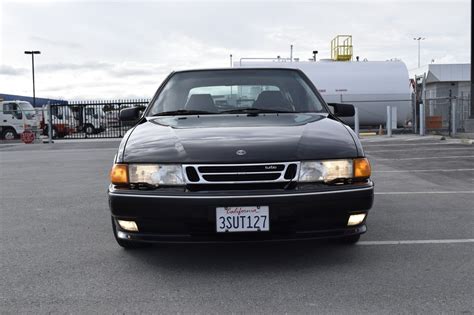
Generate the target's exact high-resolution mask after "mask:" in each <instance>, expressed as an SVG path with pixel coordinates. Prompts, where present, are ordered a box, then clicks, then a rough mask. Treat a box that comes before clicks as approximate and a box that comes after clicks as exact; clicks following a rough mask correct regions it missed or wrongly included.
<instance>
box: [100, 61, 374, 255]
mask: <svg viewBox="0 0 474 315" xmlns="http://www.w3.org/2000/svg"><path fill="white" fill-rule="evenodd" d="M183 75H184V76H185V78H187V77H191V79H193V80H194V79H196V80H195V81H193V80H184V79H183V78H181V77H180V75H178V76H177V77H176V78H175V80H176V82H175V83H174V85H176V84H184V83H183V82H185V84H186V86H185V87H184V88H183V89H184V92H183V93H181V94H183V95H184V97H183V98H182V100H181V102H182V103H183V104H184V105H183V106H184V109H178V110H177V111H171V112H170V111H164V110H161V109H156V108H157V107H154V106H158V107H160V105H156V104H160V97H161V96H160V95H163V94H165V93H164V92H163V93H162V89H163V86H166V85H167V81H165V82H164V83H163V86H162V87H161V88H160V89H159V90H158V92H157V95H156V96H155V98H154V100H153V101H152V103H151V104H152V105H149V107H148V108H147V110H145V112H144V114H143V115H142V117H141V119H140V121H139V122H138V123H137V124H136V125H135V126H134V127H133V128H132V129H130V130H129V131H128V132H127V134H126V135H125V137H124V139H123V140H122V143H121V145H120V147H119V150H118V153H117V155H116V157H115V160H114V166H113V168H112V171H111V184H110V186H109V190H108V197H109V207H110V210H111V215H112V225H113V229H114V234H115V237H116V239H117V242H118V243H119V244H120V245H122V246H123V247H133V246H135V245H137V244H144V243H151V242H236V241H276V240H297V239H319V238H340V239H343V240H346V241H348V242H351V243H353V242H356V241H357V240H358V237H359V236H360V234H362V233H364V232H366V230H367V227H366V218H367V214H368V211H369V209H370V208H371V207H372V203H373V198H374V197H373V196H374V184H373V182H372V181H371V179H370V175H371V168H370V163H369V161H368V160H367V158H366V157H365V155H364V152H363V149H362V146H361V144H360V141H359V139H358V137H357V136H356V135H355V134H354V132H353V131H352V130H351V129H350V128H349V127H348V126H346V125H344V124H343V123H341V122H340V121H339V120H338V119H337V118H335V117H334V116H333V115H332V114H331V113H330V111H329V110H327V105H326V104H325V103H324V101H323V100H322V99H321V98H320V96H319V94H317V90H316V89H315V88H314V86H312V85H311V84H310V83H308V82H307V81H304V82H303V81H298V80H300V79H301V80H307V78H306V77H305V76H304V75H303V74H302V73H301V72H299V71H297V70H288V69H285V70H281V69H280V70H268V69H266V70H260V69H258V70H255V69H254V70H252V69H251V70H229V71H227V72H220V71H207V72H203V73H201V72H199V71H197V72H196V73H195V72H189V73H188V72H184V74H183ZM279 76H280V77H279ZM171 77H172V79H171V80H173V78H174V77H173V75H172V76H171ZM249 78H250V79H249ZM295 78H296V79H295ZM294 79H295V80H296V81H292V80H294ZM168 80H170V79H168ZM206 80H208V81H206ZM223 80H224V81H225V80H229V83H228V84H225V83H222V82H223ZM279 80H281V82H280V81H279ZM287 80H288V82H287ZM189 82H191V83H189ZM193 82H197V83H193ZM215 82H217V83H215ZM193 84H199V86H198V87H195V86H194V85H193ZM211 84H219V86H218V87H217V88H215V92H214V91H213V90H210V89H209V86H210V85H211ZM236 84H241V86H235V85H236ZM201 85H202V86H203V87H201ZM220 85H222V86H220ZM228 85H231V86H232V88H231V89H230V92H229V93H230V94H231V95H229V96H225V95H224V96H223V95H222V94H223V91H224V92H225V91H226V90H229V89H227V87H228ZM248 86H250V88H248ZM196 89H197V90H198V91H197V92H194V93H196V95H197V96H196V95H195V94H193V91H194V90H196ZM233 89H235V90H236V91H238V92H237V93H240V94H241V95H240V94H239V95H238V97H239V99H238V100H237V102H234V101H235V96H234V95H233V93H234V91H232V90H233ZM303 89H307V90H306V91H304V90H303ZM295 90H297V91H298V93H297V92H295ZM209 91H210V93H207V92H209ZM204 92H206V93H204ZM212 93H215V94H216V95H213V94H212ZM291 93H293V94H292V95H290V94H291ZM311 93H314V95H311ZM175 94H179V93H175ZM188 94H189V95H188ZM262 95H263V96H262ZM284 95H289V96H288V98H289V99H291V100H292V101H293V100H295V105H293V104H290V101H286V100H285V98H284ZM308 95H309V96H308ZM252 98H253V99H252ZM249 100H250V101H249ZM165 101H166V102H165V105H164V106H165V107H166V106H167V105H166V104H169V103H172V104H175V103H179V101H180V100H179V99H178V100H176V101H172V102H171V100H170V99H169V98H168V99H165ZM195 101H196V102H195ZM296 101H299V103H300V104H308V103H309V104H311V102H313V103H315V105H314V106H315V108H316V109H317V110H313V109H312V108H306V107H304V108H303V107H301V106H302V105H300V104H298V103H296ZM193 102H194V103H193ZM206 102H207V103H206ZM244 102H249V103H251V104H252V107H250V108H248V105H247V104H245V105H243V103H244ZM196 104H197V105H199V106H200V107H198V108H199V109H206V110H207V112H205V111H203V110H201V111H196V110H194V109H192V106H195V105H196ZM236 104H237V105H236ZM268 105H270V107H271V106H274V105H275V109H273V108H270V109H266V108H268V107H269V106H268ZM285 106H286V107H285ZM340 108H343V109H344V108H346V109H347V106H346V107H344V106H340ZM141 110H142V109H139V108H137V109H133V108H130V109H127V110H124V111H123V112H122V113H121V118H126V115H128V114H129V113H135V112H136V114H134V115H138V114H137V113H138V112H139V111H141ZM154 110H156V113H155V112H154ZM339 112H340V113H342V110H339Z"/></svg>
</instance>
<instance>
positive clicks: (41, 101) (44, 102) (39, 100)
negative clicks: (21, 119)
mask: <svg viewBox="0 0 474 315" xmlns="http://www.w3.org/2000/svg"><path fill="white" fill-rule="evenodd" d="M0 100H3V101H25V102H29V103H30V104H32V105H33V97H31V96H23V95H13V94H4V93H0ZM47 104H61V105H65V104H68V101H65V100H55V99H51V98H41V97H36V107H42V106H43V105H47Z"/></svg>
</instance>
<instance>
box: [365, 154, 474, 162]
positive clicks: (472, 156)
mask: <svg viewBox="0 0 474 315" xmlns="http://www.w3.org/2000/svg"><path fill="white" fill-rule="evenodd" d="M373 158H374V160H376V161H407V160H437V159H472V158H474V155H451V156H431V157H413V158H393V159H379V158H376V157H373Z"/></svg>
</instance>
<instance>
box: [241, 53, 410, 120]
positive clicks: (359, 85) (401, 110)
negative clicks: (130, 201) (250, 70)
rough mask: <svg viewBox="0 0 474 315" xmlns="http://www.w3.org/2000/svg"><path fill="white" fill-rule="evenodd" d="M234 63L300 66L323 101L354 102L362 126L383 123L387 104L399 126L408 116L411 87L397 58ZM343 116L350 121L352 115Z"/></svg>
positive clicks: (403, 65)
mask: <svg viewBox="0 0 474 315" xmlns="http://www.w3.org/2000/svg"><path fill="white" fill-rule="evenodd" d="M234 67H278V68H298V69H301V70H302V71H303V72H304V73H305V74H306V75H307V76H308V77H309V78H310V79H311V81H312V82H313V83H314V85H315V86H316V87H317V89H318V90H319V92H320V93H321V95H322V96H323V98H324V100H325V101H326V102H327V103H348V104H353V105H354V106H356V107H357V108H358V110H359V120H360V125H362V126H378V125H380V124H382V125H385V123H386V117H387V106H388V105H390V106H392V107H396V117H397V118H396V119H397V125H398V126H399V127H401V126H404V125H406V123H407V122H408V121H410V120H411V119H412V118H411V117H412V101H411V99H412V90H411V87H410V81H409V76H408V70H407V67H406V65H405V64H404V63H403V62H401V61H360V62H359V61H332V60H322V61H318V62H312V61H294V62H290V61H246V60H242V62H240V61H237V62H234ZM392 112H394V111H393V110H392ZM344 120H345V121H346V122H347V123H349V124H353V118H344Z"/></svg>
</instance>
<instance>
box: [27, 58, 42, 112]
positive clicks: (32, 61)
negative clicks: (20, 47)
mask: <svg viewBox="0 0 474 315" xmlns="http://www.w3.org/2000/svg"><path fill="white" fill-rule="evenodd" d="M25 54H26V55H31V70H32V72H33V107H36V94H35V55H39V54H41V51H39V50H29V51H25Z"/></svg>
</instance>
